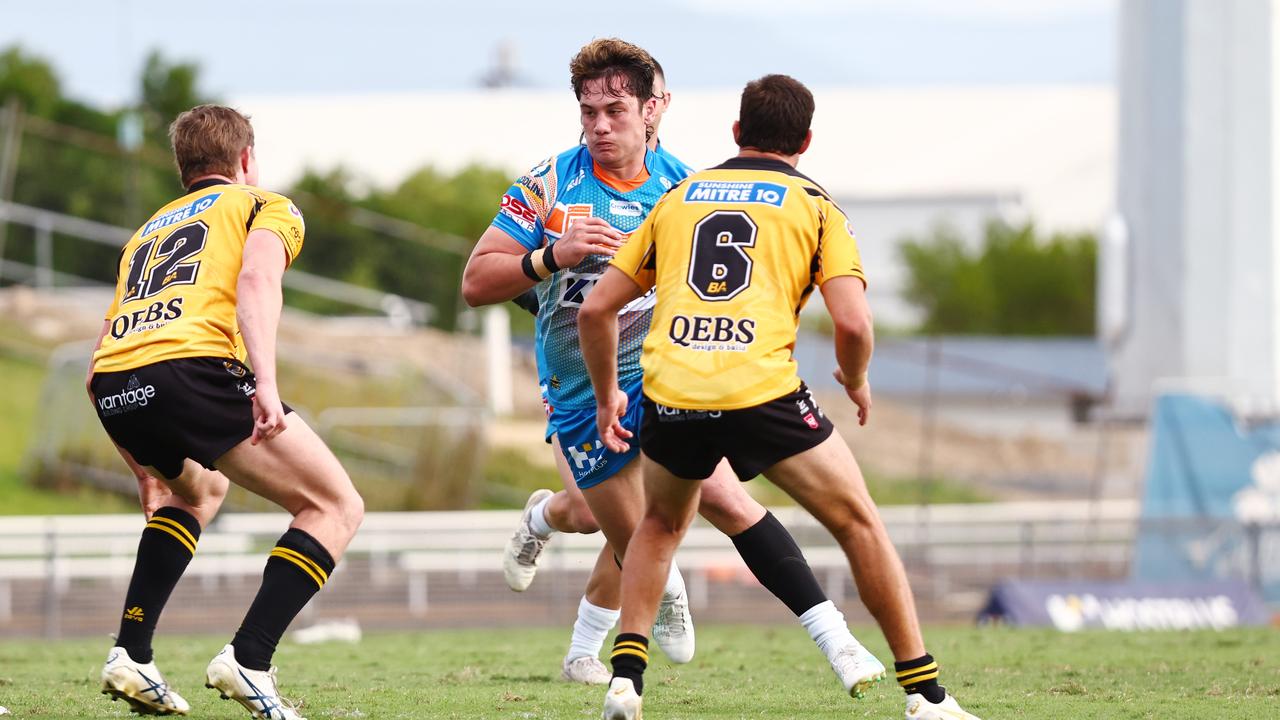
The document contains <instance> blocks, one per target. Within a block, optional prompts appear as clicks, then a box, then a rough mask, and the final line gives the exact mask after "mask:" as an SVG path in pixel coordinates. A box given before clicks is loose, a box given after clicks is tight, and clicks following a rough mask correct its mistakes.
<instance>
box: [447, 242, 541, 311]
mask: <svg viewBox="0 0 1280 720" xmlns="http://www.w3.org/2000/svg"><path fill="white" fill-rule="evenodd" d="M523 257H524V256H522V255H513V254H509V253H499V252H491V253H485V254H483V255H475V256H473V257H472V258H471V259H470V260H469V261H468V262H467V267H466V269H465V270H463V271H462V299H463V300H465V301H466V303H467V305H470V306H471V307H479V306H481V305H494V304H496V303H501V302H506V301H508V300H511V299H513V298H515V297H517V296H519V295H520V294H521V293H523V292H524V291H526V290H528V289H529V288H531V287H533V286H534V285H536V284H537V281H535V280H533V279H532V278H530V277H529V276H528V275H526V274H525V272H524V270H523V269H522V267H521V265H522V262H523Z"/></svg>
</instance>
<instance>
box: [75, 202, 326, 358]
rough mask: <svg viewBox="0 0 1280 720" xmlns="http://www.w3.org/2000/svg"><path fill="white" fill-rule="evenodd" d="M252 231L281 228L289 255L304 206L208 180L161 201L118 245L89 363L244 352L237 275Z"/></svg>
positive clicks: (298, 246) (297, 245)
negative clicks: (111, 290)
mask: <svg viewBox="0 0 1280 720" xmlns="http://www.w3.org/2000/svg"><path fill="white" fill-rule="evenodd" d="M254 230H268V231H271V232H273V233H275V234H276V235H277V236H279V237H280V240H281V242H282V243H284V250H285V255H286V262H288V263H292V262H293V259H294V258H295V257H297V255H298V252H299V251H301V250H302V239H303V232H304V225H303V221H302V213H300V212H298V208H297V207H295V206H294V205H293V203H291V202H289V199H288V198H286V197H284V196H283V195H279V194H276V193H273V192H267V191H265V190H260V189H258V188H256V187H252V186H249V185H234V184H231V183H227V182H225V181H221V180H216V179H214V180H205V181H202V182H199V183H196V184H195V185H193V186H192V188H191V191H190V192H188V193H187V194H186V195H184V196H182V197H181V198H178V199H177V200H174V201H173V202H171V203H169V204H168V205H165V206H164V207H163V208H160V210H159V211H158V212H156V214H155V215H153V216H152V217H151V219H150V220H148V221H147V222H146V223H145V224H144V225H143V226H142V227H141V228H140V229H139V230H138V232H137V233H135V234H134V235H133V237H132V238H130V239H129V242H127V243H125V246H124V249H123V250H122V251H121V253H120V264H119V266H118V267H117V268H116V295H115V300H114V301H112V303H111V309H110V310H109V311H107V317H106V320H107V322H108V323H109V325H108V328H107V334H106V335H105V336H103V338H102V345H101V346H100V347H99V348H98V351H97V352H96V353H94V355H93V369H94V372H112V371H118V370H132V369H134V368H138V367H142V366H143V365H150V364H152V363H156V362H160V361H162V360H174V359H177V358H189V357H215V358H236V359H238V360H242V361H243V360H244V359H245V349H244V344H243V343H242V342H241V340H240V329H239V326H238V323H237V322H236V283H237V280H238V278H239V275H240V265H241V259H242V256H243V254H244V244H245V240H246V239H247V238H248V236H249V233H250V232H252V231H254Z"/></svg>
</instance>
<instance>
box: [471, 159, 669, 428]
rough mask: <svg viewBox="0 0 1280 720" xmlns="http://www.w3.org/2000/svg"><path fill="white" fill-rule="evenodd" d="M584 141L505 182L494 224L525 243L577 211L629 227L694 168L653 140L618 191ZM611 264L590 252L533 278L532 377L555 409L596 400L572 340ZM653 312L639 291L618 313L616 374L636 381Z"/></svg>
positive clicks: (549, 239) (543, 242)
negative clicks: (639, 168) (629, 184)
mask: <svg viewBox="0 0 1280 720" xmlns="http://www.w3.org/2000/svg"><path fill="white" fill-rule="evenodd" d="M593 167H594V166H593V163H592V161H591V155H590V154H589V153H588V152H587V146H586V145H578V146H576V147H573V148H570V149H569V150H566V151H565V152H562V153H560V154H559V155H557V156H555V157H552V158H548V159H547V160H545V161H544V162H542V163H540V164H539V165H538V166H537V167H535V168H533V169H532V170H530V171H529V172H528V173H526V174H525V175H522V176H521V177H520V178H519V179H517V180H516V181H515V183H513V184H512V185H511V187H510V188H508V189H507V192H506V194H504V195H503V196H502V203H501V207H500V208H499V210H498V214H497V216H495V217H494V219H493V226H494V227H497V228H498V229H499V230H502V231H503V232H505V233H506V234H507V235H510V236H511V237H512V238H513V239H514V240H515V241H516V242H518V243H520V244H521V245H523V246H524V247H526V248H528V249H530V250H536V249H537V248H540V247H543V246H547V245H551V244H552V243H554V242H555V241H556V240H558V239H559V238H560V237H561V236H562V235H563V234H564V232H565V231H566V230H568V228H569V226H570V224H571V223H573V222H574V220H576V219H578V218H583V217H598V218H603V219H604V220H605V221H606V222H608V223H609V224H610V225H612V226H613V227H615V228H617V229H618V230H620V231H622V232H623V233H627V234H630V233H632V232H634V231H635V230H636V228H638V227H640V223H641V222H643V221H644V219H645V217H647V216H648V214H649V211H650V210H652V209H653V206H654V203H656V202H657V201H658V198H660V197H662V195H663V193H665V192H666V191H667V190H670V189H671V188H672V187H673V186H675V184H676V183H678V182H680V181H681V180H683V179H684V178H685V177H687V176H688V175H689V174H691V173H692V172H693V171H692V169H690V168H689V167H688V166H687V165H685V164H684V163H682V162H680V161H679V160H677V159H676V158H675V157H674V156H672V155H671V154H670V153H667V152H666V151H665V150H663V149H662V148H661V146H659V149H658V150H657V151H656V152H646V154H645V167H646V168H647V169H648V171H649V179H648V180H647V181H645V182H644V183H643V184H642V185H640V186H639V187H637V188H635V189H633V190H629V191H628V190H622V189H619V188H617V187H614V186H613V185H611V184H610V183H609V182H607V181H605V180H604V179H602V178H600V177H599V176H598V175H596V174H595V172H593ZM608 266H609V258H608V257H607V256H604V255H588V256H587V257H585V258H583V259H582V261H581V262H579V263H578V264H577V265H576V266H574V267H572V268H562V269H561V270H559V271H557V272H555V273H554V274H552V276H551V277H550V278H548V279H546V280H543V281H542V282H540V283H538V286H537V292H538V304H539V306H540V308H541V309H540V310H539V312H538V319H537V326H536V327H537V334H536V338H535V340H536V347H537V358H538V376H539V378H540V379H541V380H542V381H543V382H545V383H546V385H547V395H548V400H549V401H550V403H551V406H552V407H554V408H564V409H574V408H589V407H595V404H596V403H595V394H594V393H593V392H592V390H591V378H590V377H589V376H588V375H587V367H586V364H585V363H584V362H583V360H582V350H581V348H580V347H579V346H578V309H579V308H580V307H582V303H583V301H584V300H586V297H587V294H588V293H590V291H591V288H593V287H595V284H596V282H597V281H598V280H599V278H600V276H601V275H602V274H603V273H604V271H605V268H607V267H608ZM652 316H653V294H652V293H649V294H648V295H646V296H644V297H642V298H638V299H637V300H635V301H634V302H632V303H630V304H629V305H627V307H625V308H623V310H622V312H621V313H619V316H618V330H619V337H618V381H619V382H620V383H621V384H622V385H624V386H625V385H628V384H630V383H634V382H639V381H640V377H641V370H640V348H641V345H642V344H643V342H644V337H645V335H646V334H647V333H648V331H649V320H650V319H651V317H652Z"/></svg>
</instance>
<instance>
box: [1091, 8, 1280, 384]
mask: <svg viewBox="0 0 1280 720" xmlns="http://www.w3.org/2000/svg"><path fill="white" fill-rule="evenodd" d="M1276 9H1277V8H1276V2H1275V0H1128V2H1126V3H1125V4H1124V6H1123V10H1122V17H1121V44H1122V52H1121V72H1120V95H1121V99H1120V108H1121V112H1120V152H1119V158H1120V162H1119V183H1118V198H1117V200H1118V210H1119V213H1120V215H1121V217H1122V218H1123V220H1124V222H1125V224H1126V225H1127V230H1128V233H1127V234H1128V239H1129V248H1128V267H1127V268H1126V269H1125V272H1126V276H1127V279H1128V283H1127V286H1128V287H1127V289H1128V294H1127V297H1125V298H1115V297H1104V298H1103V301H1104V302H1110V303H1115V302H1124V303H1125V305H1126V308H1127V311H1126V313H1125V320H1126V322H1125V323H1124V327H1123V328H1122V329H1121V330H1120V331H1119V332H1118V333H1116V334H1115V335H1113V336H1111V337H1109V338H1108V340H1109V342H1110V347H1111V350H1112V363H1111V367H1112V372H1113V390H1114V394H1115V397H1116V402H1117V404H1119V405H1121V406H1123V407H1125V408H1127V409H1141V408H1145V407H1146V406H1147V405H1148V404H1149V402H1150V398H1151V396H1152V393H1153V392H1154V391H1155V389H1156V388H1158V387H1169V386H1171V385H1172V384H1176V383H1170V380H1171V379H1179V378H1194V379H1195V386H1196V387H1198V388H1201V389H1209V390H1213V391H1215V392H1216V391H1221V392H1225V393H1230V394H1236V395H1246V396H1250V397H1254V398H1263V399H1266V400H1267V401H1274V400H1275V398H1276V397H1277V394H1278V393H1280V313H1278V312H1277V299H1278V298H1280V294H1278V290H1277V279H1278V278H1280V272H1277V267H1278V265H1277V263H1278V258H1277V252H1276V250H1277V245H1276V241H1277V227H1276V222H1275V217H1274V210H1273V208H1274V207H1275V200H1276V198H1277V187H1278V184H1277V172H1278V171H1280V162H1277V158H1278V157H1280V156H1277V154H1276V139H1277V137H1280V136H1278V135H1277V129H1278V128H1280V126H1278V125H1277V113H1276V102H1277V98H1280V93H1278V92H1277V86H1276V73H1275V67H1276V52H1277V49H1276V38H1277V37H1278V36H1277V33H1276V28H1277V22H1278V20H1277V13H1276Z"/></svg>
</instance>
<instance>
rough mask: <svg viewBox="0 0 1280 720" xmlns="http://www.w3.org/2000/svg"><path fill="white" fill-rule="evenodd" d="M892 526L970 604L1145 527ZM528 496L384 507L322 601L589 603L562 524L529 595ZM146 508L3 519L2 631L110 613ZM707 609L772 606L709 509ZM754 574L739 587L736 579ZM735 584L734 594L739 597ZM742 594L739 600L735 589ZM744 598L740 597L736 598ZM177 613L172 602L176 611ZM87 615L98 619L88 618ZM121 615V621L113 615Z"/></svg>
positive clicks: (1037, 523)
mask: <svg viewBox="0 0 1280 720" xmlns="http://www.w3.org/2000/svg"><path fill="white" fill-rule="evenodd" d="M774 513H775V514H776V515H777V516H778V518H779V519H780V520H781V521H782V522H783V524H785V525H786V526H787V527H788V528H789V529H790V530H791V531H792V533H793V534H794V535H795V536H796V538H797V540H798V541H799V542H800V544H801V545H802V547H803V548H804V551H805V555H806V557H807V558H808V560H809V564H810V565H811V566H812V567H813V569H814V572H815V574H816V575H817V576H818V578H819V581H820V582H822V584H823V585H824V587H825V588H826V590H827V593H828V595H829V596H830V597H831V599H832V600H834V601H835V602H837V604H842V605H845V604H851V603H850V601H851V599H852V598H853V596H854V595H855V594H856V590H855V589H854V588H853V586H852V584H851V582H850V571H849V566H848V562H847V560H846V559H845V557H844V554H843V553H842V552H841V551H840V549H839V548H838V547H837V546H835V544H834V543H833V541H832V540H831V537H830V535H828V534H827V533H826V531H825V530H824V529H823V528H821V527H820V526H819V525H818V524H817V523H816V522H815V521H814V520H813V519H812V518H811V517H810V516H809V515H808V514H807V513H804V512H803V511H801V510H798V509H795V508H778V509H775V510H774ZM881 514H882V517H883V518H884V520H885V523H886V525H887V526H888V528H889V532H890V535H891V536H892V537H893V539H894V542H895V544H896V545H897V547H898V549H899V551H900V552H901V553H902V555H903V557H904V559H905V561H906V564H907V567H908V571H909V572H910V573H911V574H912V578H913V584H914V585H915V586H916V589H917V593H918V595H919V596H920V599H921V603H922V606H925V607H926V608H932V610H931V612H933V613H935V614H938V613H941V614H950V616H953V617H954V616H957V614H959V615H961V616H970V617H971V616H972V615H971V613H973V612H975V611H976V609H977V607H978V605H980V603H981V602H982V600H983V597H984V595H985V591H986V589H987V588H988V587H989V586H990V585H991V583H993V582H995V581H997V580H999V579H1003V578H1005V577H1010V576H1017V577H1034V576H1037V575H1049V576H1053V577H1100V576H1104V577H1114V576H1118V575H1122V574H1124V573H1126V572H1127V569H1128V565H1129V560H1130V556H1131V553H1132V547H1133V540H1134V537H1135V533H1136V530H1137V527H1138V505H1137V503H1135V502H1130V501H1106V502H1099V503H1091V502H1036V503H996V504H983V505H963V506H956V505H952V506H947V505H939V506H929V507H914V506H913V507H890V508H884V509H883V510H882V513H881ZM518 517H519V514H518V513H517V512H514V511H462V512H406V513H371V514H369V515H368V516H367V517H366V519H365V522H364V525H363V526H362V528H361V530H360V532H359V534H357V536H356V538H355V540H354V541H353V542H352V544H351V547H350V549H349V550H348V553H347V557H346V558H345V559H344V561H343V563H342V564H341V565H340V566H339V569H338V571H337V572H335V574H334V579H333V581H332V583H331V584H330V585H329V586H327V587H326V590H325V593H324V594H322V595H321V596H319V600H318V601H317V603H313V604H315V605H317V606H319V608H320V609H318V610H315V611H314V612H322V613H328V614H336V615H338V616H348V615H349V616H355V617H361V618H362V621H365V622H369V623H372V624H375V625H382V626H387V627H404V626H415V625H420V624H422V623H456V622H458V621H460V620H459V618H461V619H462V620H461V621H475V620H476V619H477V618H476V617H474V616H475V614H476V613H479V614H480V617H478V619H479V620H483V619H484V617H483V616H484V615H485V614H486V613H488V614H489V616H491V617H493V618H503V617H511V616H519V617H522V618H526V619H527V618H529V617H532V618H533V621H537V622H547V621H549V620H557V619H559V618H560V617H561V616H562V615H564V614H565V613H566V612H570V611H571V609H572V608H573V607H576V603H577V597H578V593H580V592H581V589H582V585H581V580H582V579H583V578H585V574H586V573H587V572H588V571H589V570H590V568H591V566H592V564H593V563H594V561H595V557H596V555H597V554H598V553H599V550H600V548H601V546H602V543H603V540H602V536H600V535H598V534H597V535H557V536H556V537H555V538H554V539H553V541H552V542H551V544H550V546H549V549H548V554H547V557H546V558H545V561H544V563H543V565H542V568H541V570H540V571H539V573H540V574H539V579H538V581H537V583H536V587H538V588H541V591H540V592H534V591H533V590H531V591H530V592H527V593H524V594H522V595H516V594H514V593H510V592H508V591H506V590H505V586H504V585H503V584H502V580H501V549H502V547H503V545H504V543H505V542H506V540H507V538H508V536H509V534H510V533H511V531H512V529H513V528H514V527H515V524H516V522H517V520H518ZM288 523H289V519H288V516H286V515H284V514H279V513H231V514H226V515H223V516H221V517H219V518H218V519H217V520H215V522H214V523H213V524H212V525H211V526H210V527H209V528H208V529H207V530H206V531H205V533H204V535H203V536H202V537H201V539H200V544H199V552H198V553H197V554H196V558H195V559H194V560H193V561H192V564H191V567H190V569H189V570H188V572H187V575H188V579H186V580H184V583H183V584H182V585H180V586H179V593H180V594H181V592H182V591H183V588H184V587H185V588H187V592H190V593H191V594H190V595H189V596H187V597H188V599H187V600H186V601H185V602H184V605H185V607H186V608H187V609H188V610H191V609H192V608H197V607H198V608H200V609H201V612H200V613H198V614H195V615H193V616H190V617H186V618H185V620H184V619H183V618H182V617H179V618H178V619H167V620H166V626H167V627H169V628H172V629H175V630H179V631H180V630H183V629H185V630H188V631H192V630H200V629H204V628H205V625H204V623H207V622H210V621H211V618H216V617H219V615H220V614H221V613H229V614H234V612H242V611H243V604H244V603H243V602H242V601H244V600H245V598H246V596H247V593H250V592H251V591H252V588H253V587H254V586H256V582H257V578H258V577H259V576H260V573H261V571H262V567H263V565H264V563H265V561H266V557H267V551H268V549H269V548H270V546H271V543H272V542H274V540H275V539H276V538H277V537H278V536H279V535H280V534H281V533H282V532H283V531H284V529H285V528H286V527H287V526H288ZM142 527H143V521H142V517H141V515H140V514H139V515H107V516H50V517H3V518H0V635H6V634H9V635H13V634H34V633H39V632H42V633H43V634H45V635H48V636H57V635H62V634H77V633H83V632H88V631H95V632H96V631H97V630H100V629H102V628H103V627H104V623H105V626H109V625H110V624H111V622H112V618H114V617H115V613H116V612H118V607H117V606H118V605H119V603H120V602H121V601H122V598H123V592H124V588H125V587H126V585H127V583H128V578H129V576H130V574H131V573H132V569H133V555H134V551H135V548H136V545H137V539H138V535H139V533H140V532H141V529H142ZM677 559H678V562H679V563H680V565H681V568H682V570H683V571H684V573H685V576H686V579H687V581H688V585H689V588H690V598H691V601H692V603H693V606H694V608H695V610H696V611H699V612H701V613H704V614H707V615H708V616H709V617H711V618H716V617H723V618H728V619H741V618H743V617H757V616H758V615H759V614H760V613H762V612H764V613H768V612H774V611H775V610H776V608H772V607H771V605H776V603H772V602H771V599H770V598H769V597H768V595H767V594H765V593H763V592H751V591H750V588H751V587H754V585H755V582H754V580H753V579H752V578H751V575H750V573H749V571H747V569H746V568H745V566H744V565H743V564H742V561H741V559H740V558H739V557H738V555H737V553H736V551H735V550H734V547H733V545H732V543H731V542H730V541H729V539H728V538H726V537H724V536H723V535H721V534H720V533H719V532H717V531H716V530H714V529H713V528H710V527H707V526H705V525H702V524H697V525H695V526H694V528H693V529H691V531H690V533H689V535H688V537H687V538H686V540H685V542H684V544H683V545H682V546H681V549H680V552H679V554H678V555H677ZM738 587H742V588H746V591H744V593H743V594H742V596H741V597H739V594H738V591H737V590H736V588H738ZM726 598H727V599H726ZM735 598H736V599H735ZM734 608H738V610H734ZM169 614H170V613H167V614H166V615H167V616H168V615H169ZM86 623H88V625H86ZM108 629H109V627H108Z"/></svg>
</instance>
